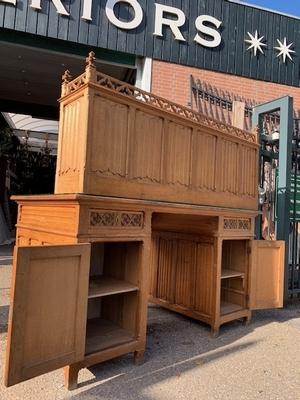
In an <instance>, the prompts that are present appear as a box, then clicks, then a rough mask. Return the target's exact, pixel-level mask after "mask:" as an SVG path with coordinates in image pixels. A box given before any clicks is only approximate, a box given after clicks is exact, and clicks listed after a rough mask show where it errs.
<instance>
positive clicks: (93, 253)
mask: <svg viewBox="0 0 300 400" xmlns="http://www.w3.org/2000/svg"><path fill="white" fill-rule="evenodd" d="M143 248H144V244H143V241H139V242H135V241H127V242H113V243H112V242H96V243H92V244H91V243H85V244H73V245H58V246H48V245H46V246H34V245H33V246H27V247H26V246H25V247H24V246H20V247H16V249H15V255H14V266H13V293H12V303H11V308H10V317H9V332H8V337H9V341H8V347H7V363H6V376H5V384H6V385H7V386H11V385H14V384H17V383H19V382H22V381H24V380H27V379H30V378H33V377H35V376H38V375H41V374H44V373H46V372H50V371H52V370H54V369H57V368H60V367H65V366H69V370H71V374H70V373H69V374H68V376H67V382H66V383H67V386H68V387H69V388H72V387H75V386H76V384H77V374H78V371H79V369H80V368H81V367H83V366H85V365H88V363H89V361H90V359H91V358H97V357H98V358H99V359H100V360H101V361H104V360H105V359H110V358H113V357H114V356H115V355H121V354H126V353H127V352H136V357H137V358H139V357H141V356H142V353H143V351H144V347H145V333H143V332H144V331H145V328H144V329H143V324H144V323H145V322H144V321H145V320H144V319H143V318H142V319H141V318H140V316H141V315H142V314H143V313H145V310H144V311H143V310H142V308H143V294H141V284H140V282H141V280H143V279H144V278H143V276H142V258H143ZM145 300H146V299H145ZM50 332H51V334H49V333H50ZM79 363H80V366H79Z"/></svg>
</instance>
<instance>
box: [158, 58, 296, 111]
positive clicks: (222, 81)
mask: <svg viewBox="0 0 300 400" xmlns="http://www.w3.org/2000/svg"><path fill="white" fill-rule="evenodd" d="M191 75H193V76H194V78H195V79H200V80H202V81H205V82H209V83H211V85H213V86H216V87H217V88H220V89H223V90H227V91H228V92H231V93H236V94H239V95H240V96H242V97H245V98H248V99H252V100H255V101H257V102H265V101H268V100H274V99H276V98H278V97H281V96H284V95H289V96H292V97H294V107H295V110H300V88H297V87H292V86H285V85H279V84H275V83H270V82H264V81H257V80H254V79H248V78H242V77H239V76H234V75H227V74H223V73H219V72H213V71H206V70H202V69H197V68H192V67H186V66H182V65H177V64H169V63H165V62H162V61H155V60H154V61H153V65H152V92H153V93H154V94H157V95H159V96H162V97H165V98H167V99H169V100H171V101H174V102H176V103H179V104H182V105H184V106H187V105H188V103H189V102H190V76H191Z"/></svg>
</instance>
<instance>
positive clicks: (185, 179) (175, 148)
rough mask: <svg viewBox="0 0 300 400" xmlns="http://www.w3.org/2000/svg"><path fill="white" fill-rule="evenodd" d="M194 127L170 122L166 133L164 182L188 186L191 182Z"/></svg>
mask: <svg viewBox="0 0 300 400" xmlns="http://www.w3.org/2000/svg"><path fill="white" fill-rule="evenodd" d="M191 139H192V129H190V128H189V127H185V126H183V125H179V124H177V123H174V122H170V123H169V125H168V130H167V132H166V134H165V148H164V157H165V168H164V182H165V183H167V184H171V185H183V186H186V187H188V186H189V184H190V182H189V180H190V165H191Z"/></svg>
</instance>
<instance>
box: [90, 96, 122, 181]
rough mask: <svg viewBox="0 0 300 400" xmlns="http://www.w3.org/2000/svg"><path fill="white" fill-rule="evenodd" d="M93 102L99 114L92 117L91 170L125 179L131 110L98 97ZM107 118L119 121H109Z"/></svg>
mask: <svg viewBox="0 0 300 400" xmlns="http://www.w3.org/2000/svg"><path fill="white" fill-rule="evenodd" d="M94 102H95V109H96V110H97V112H95V113H93V117H92V119H93V137H92V141H91V144H90V152H91V154H90V157H89V158H90V165H91V171H92V172H98V173H99V174H100V175H104V176H118V177H125V175H126V157H127V131H128V107H127V106H124V105H122V104H118V103H115V102H112V101H109V100H107V99H102V98H101V97H99V96H96V97H95V99H94ZM108 115H114V116H117V118H116V117H113V118H107V116H108ZM96 149H97V150H96Z"/></svg>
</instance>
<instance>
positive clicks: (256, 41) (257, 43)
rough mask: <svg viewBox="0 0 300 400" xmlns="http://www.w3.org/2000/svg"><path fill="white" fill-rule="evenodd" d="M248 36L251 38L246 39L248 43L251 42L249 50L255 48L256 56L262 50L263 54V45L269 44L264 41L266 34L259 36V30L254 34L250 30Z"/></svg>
mask: <svg viewBox="0 0 300 400" xmlns="http://www.w3.org/2000/svg"><path fill="white" fill-rule="evenodd" d="M248 36H249V37H250V39H246V40H245V42H246V43H249V44H250V46H249V47H248V49H247V50H251V49H253V52H254V55H255V57H256V56H257V51H260V52H261V53H262V54H264V52H263V49H262V46H265V47H266V46H267V45H266V44H265V43H262V40H263V38H264V36H262V37H260V38H259V37H258V33H257V31H255V35H254V36H253V35H252V34H251V33H250V32H248Z"/></svg>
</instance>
